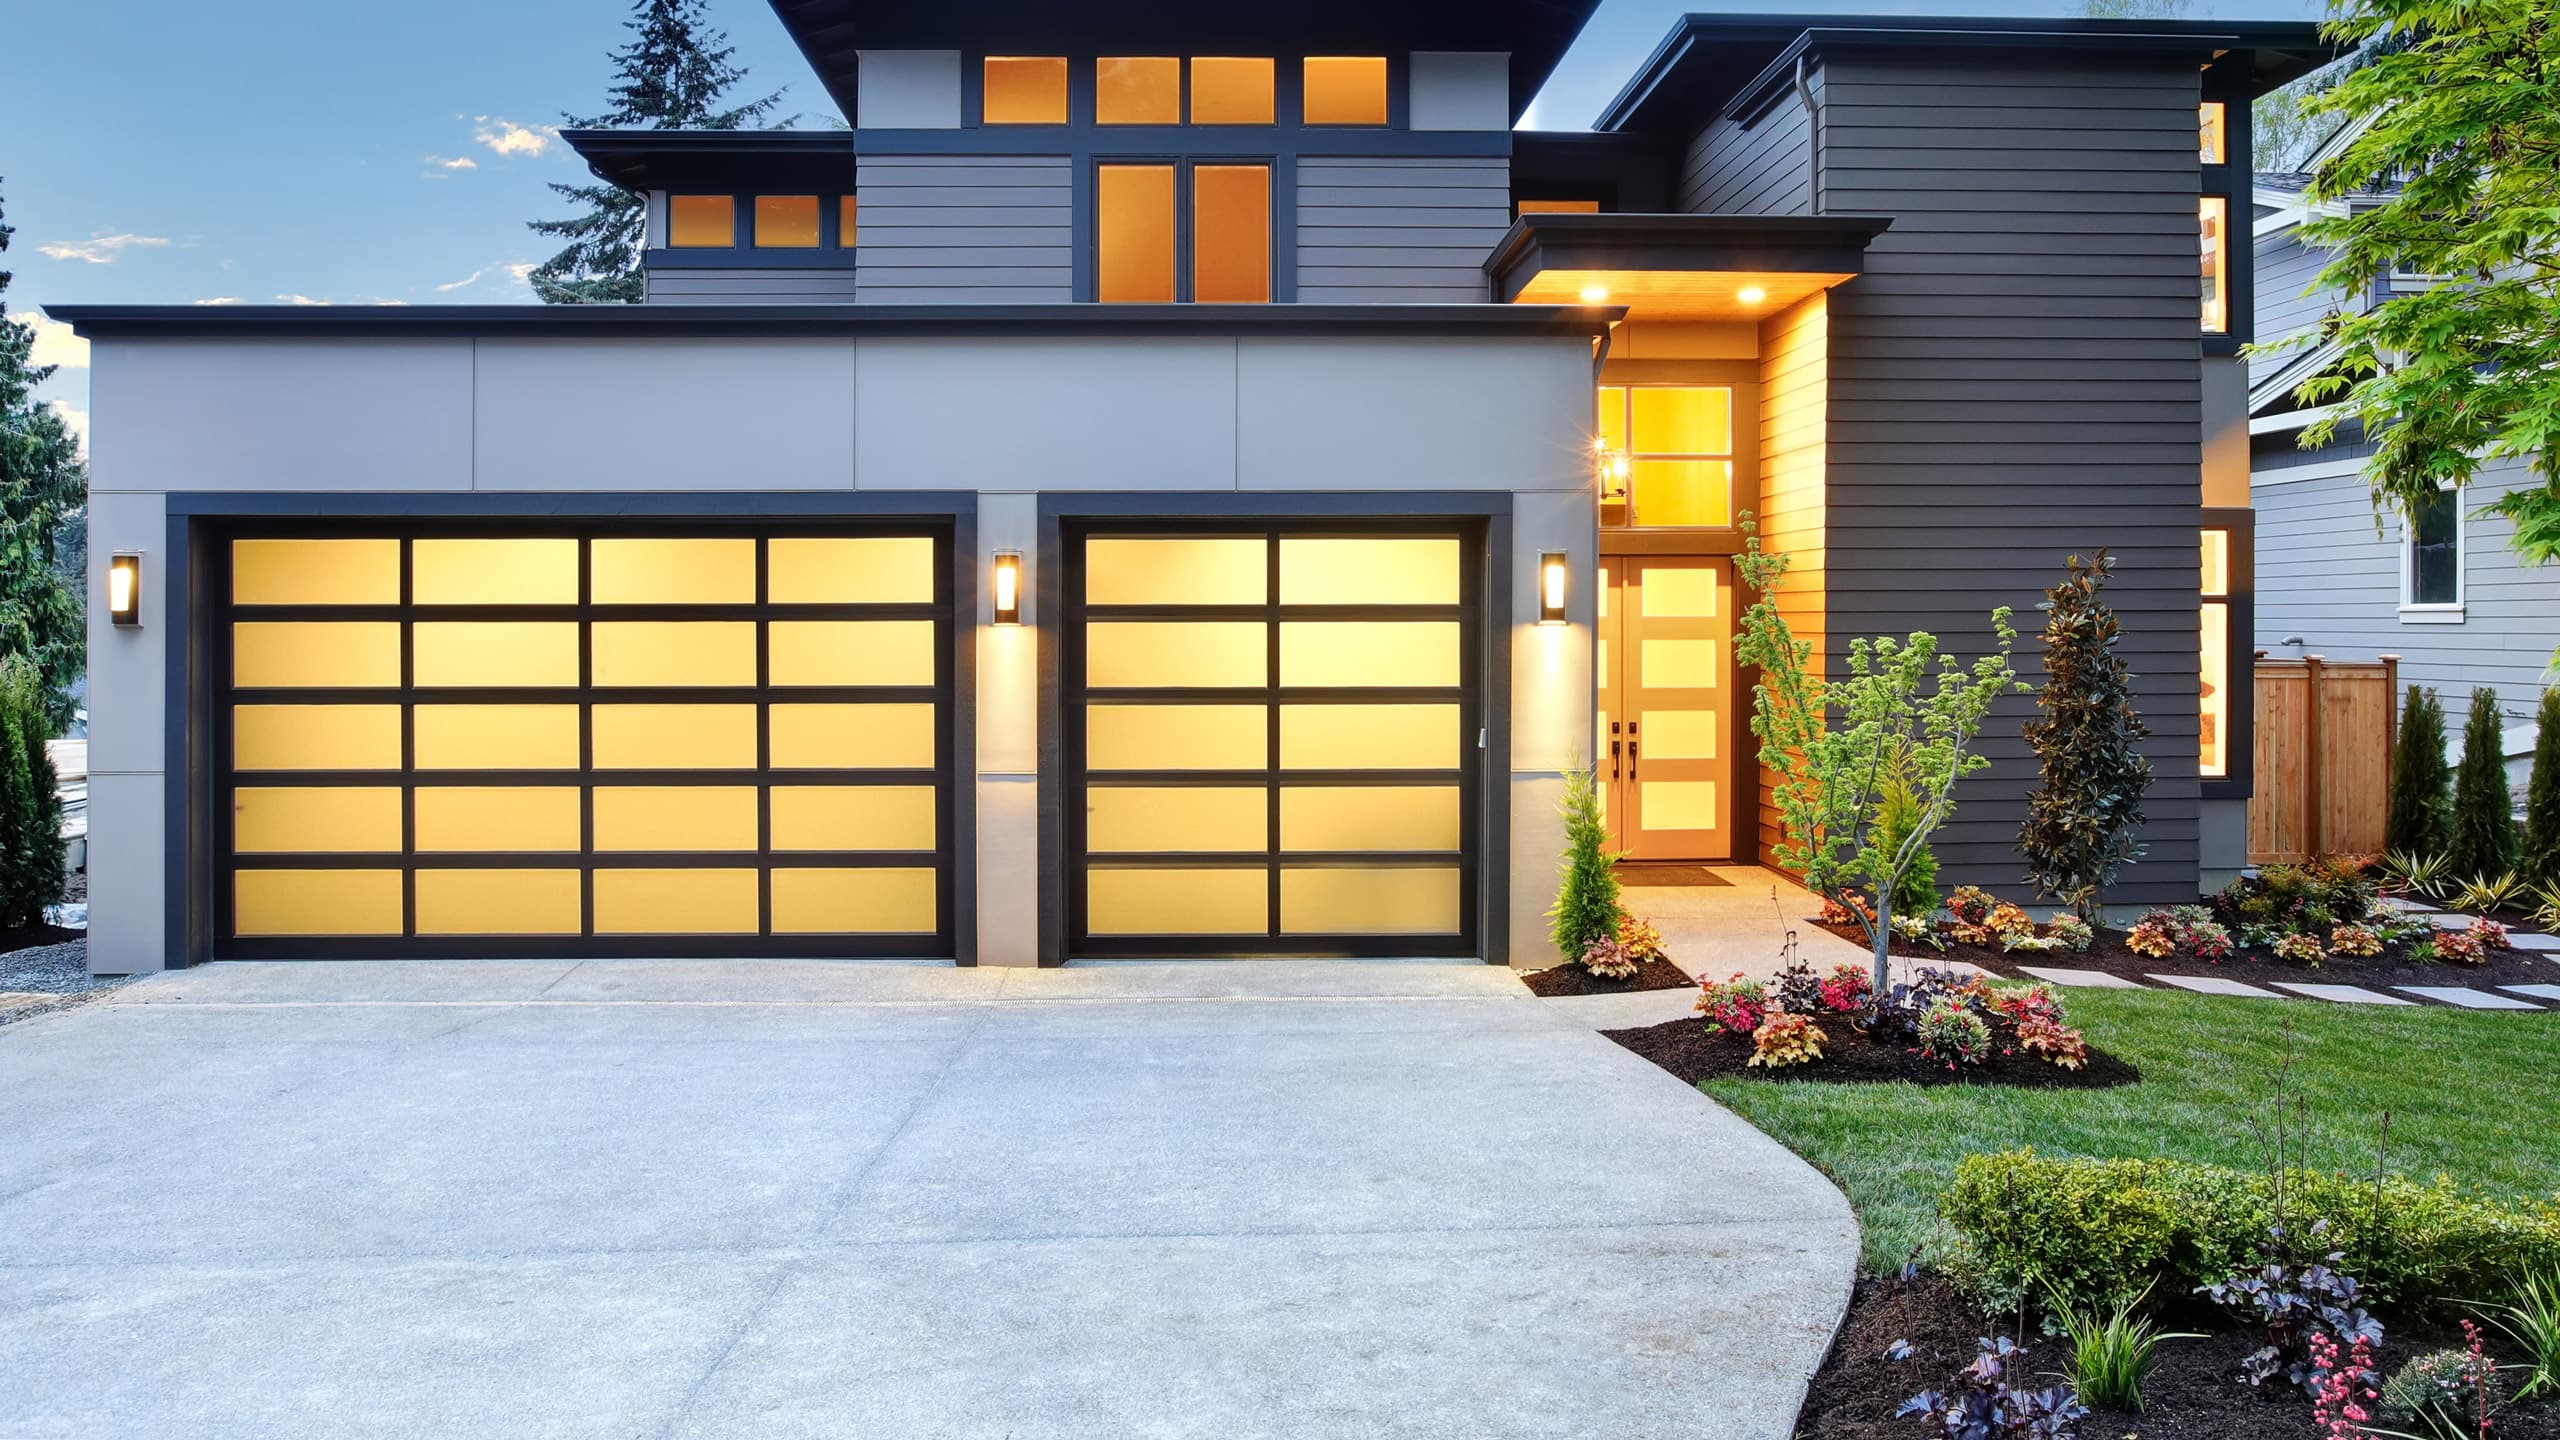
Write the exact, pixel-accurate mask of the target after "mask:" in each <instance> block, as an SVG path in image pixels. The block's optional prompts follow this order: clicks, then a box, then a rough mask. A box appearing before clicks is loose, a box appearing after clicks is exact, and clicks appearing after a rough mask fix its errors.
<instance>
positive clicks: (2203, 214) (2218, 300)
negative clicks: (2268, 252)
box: [2196, 195, 2231, 335]
mask: <svg viewBox="0 0 2560 1440" xmlns="http://www.w3.org/2000/svg"><path fill="white" fill-rule="evenodd" d="M2196 235H2197V243H2198V247H2199V248H2198V256H2199V259H2198V265H2199V271H2198V278H2199V281H2200V282H2201V289H2202V298H2203V302H2204V331H2205V333H2206V334H2208V335H2227V334H2229V333H2231V201H2230V199H2229V198H2228V197H2226V196H2221V195H2207V196H2205V197H2204V198H2203V199H2202V200H2200V201H2198V202H2197V203H2196Z"/></svg>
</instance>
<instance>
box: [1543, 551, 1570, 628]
mask: <svg viewBox="0 0 2560 1440" xmlns="http://www.w3.org/2000/svg"><path fill="white" fill-rule="evenodd" d="M1538 623H1539V624H1541V625H1561V624H1563V623H1564V552H1563V551H1561V550H1550V551H1548V552H1546V553H1545V554H1543V555H1540V556H1539V557H1538Z"/></svg>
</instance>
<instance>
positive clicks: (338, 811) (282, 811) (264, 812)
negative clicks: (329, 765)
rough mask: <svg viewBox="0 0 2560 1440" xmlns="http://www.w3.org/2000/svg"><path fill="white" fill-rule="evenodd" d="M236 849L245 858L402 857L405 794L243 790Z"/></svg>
mask: <svg viewBox="0 0 2560 1440" xmlns="http://www.w3.org/2000/svg"><path fill="white" fill-rule="evenodd" d="M231 805H232V843H233V845H234V847H235V848H237V849H238V850H240V851H241V852H242V853H244V854H255V853H259V852H266V853H277V854H294V853H300V854H311V855H323V854H332V853H344V852H350V851H354V852H364V851H382V850H389V851H397V850H398V849H399V848H400V792H399V790H398V789H396V788H370V787H368V788H364V789H355V788H348V787H342V786H335V785H313V786H291V787H268V786H253V785H243V786H241V787H240V788H239V789H238V790H235V791H233V792H232V796H231Z"/></svg>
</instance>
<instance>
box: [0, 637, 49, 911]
mask: <svg viewBox="0 0 2560 1440" xmlns="http://www.w3.org/2000/svg"><path fill="white" fill-rule="evenodd" d="M44 700H45V695H44V681H43V679H42V677H41V675H40V674H39V672H38V671H37V669H36V667H35V666H34V665H33V664H31V663H29V662H28V661H26V660H24V659H21V658H19V657H16V656H11V657H9V658H7V659H0V929H5V930H14V929H17V928H20V927H22V926H27V925H34V924H37V923H38V922H40V921H42V920H43V919H44V907H46V906H47V905H52V904H56V903H58V902H59V901H60V900H61V899H62V879H63V876H62V799H61V797H60V796H58V795H56V794H55V793H54V785H55V776H54V773H53V761H52V759H51V758H50V757H48V756H47V755H46V753H45V748H44V742H45V736H46V734H47V733H48V730H47V726H46V724H45V714H44Z"/></svg>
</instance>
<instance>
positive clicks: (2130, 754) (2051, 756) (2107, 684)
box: [1994, 550, 2151, 929]
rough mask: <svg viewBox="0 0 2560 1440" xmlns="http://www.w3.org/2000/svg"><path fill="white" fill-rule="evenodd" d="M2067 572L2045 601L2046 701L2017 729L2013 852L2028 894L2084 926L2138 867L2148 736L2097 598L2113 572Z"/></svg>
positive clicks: (2077, 563)
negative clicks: (2021, 859) (2030, 774)
mask: <svg viewBox="0 0 2560 1440" xmlns="http://www.w3.org/2000/svg"><path fill="white" fill-rule="evenodd" d="M2066 563H2067V564H2068V566H2069V568H2070V575H2069V578H2067V579H2065V580H2064V581H2063V582H2062V583H2061V584H2060V585H2057V586H2055V587H2054V588H2052V589H2050V590H2048V591H2046V592H2045V602H2044V607H2043V608H2044V612H2045V622H2044V674H2045V682H2044V691H2043V693H2042V694H2039V695H2038V696H2037V697H2036V708H2037V710H2038V712H2039V713H2038V714H2037V715H2036V717H2035V718H2034V719H2032V720H2029V721H2028V722H2027V723H2026V727H2025V735H2026V741H2027V748H2028V749H2030V750H2033V751H2034V752H2035V754H2036V761H2037V765H2038V767H2039V779H2038V781H2037V783H2036V787H2035V788H2034V789H2033V790H2030V791H2029V792H2027V818H2026V822H2025V823H2024V824H2023V825H2021V826H2020V827H2019V830H2018V849H2019V850H2020V852H2022V853H2023V854H2024V855H2025V856H2026V857H2027V879H2028V881H2029V882H2030V883H2031V884H2033V885H2034V886H2035V889H2036V894H2038V895H2039V896H2043V897H2045V898H2048V899H2053V900H2059V901H2061V902H2062V903H2063V904H2065V905H2068V906H2070V907H2071V909H2072V910H2073V911H2074V912H2075V913H2077V914H2079V915H2080V916H2082V917H2083V918H2087V917H2089V916H2093V915H2095V914H2096V913H2097V907H2098V892H2099V890H2101V889H2102V888H2104V887H2105V886H2106V885H2107V884H2108V883H2109V882H2111V881H2113V880H2114V879H2115V877H2116V873H2117V872H2118V871H2120V870H2122V869H2123V868H2124V867H2125V865H2126V864H2127V863H2128V862H2130V861H2132V860H2135V859H2138V858H2140V857H2141V854H2142V824H2143V816H2142V794H2143V792H2144V791H2145V790H2147V789H2149V788H2150V786H2151V762H2150V761H2149V760H2148V759H2146V758H2144V756H2143V754H2142V750H2141V747H2140V745H2139V743H2138V742H2139V741H2141V740H2142V739H2144V738H2145V737H2146V736H2148V735H2149V734H2150V733H2151V731H2150V729H2149V727H2147V726H2145V725H2144V724H2143V723H2142V717H2141V716H2140V715H2138V714H2136V713H2135V712H2134V708H2133V672H2132V671H2131V670H2130V669H2128V668H2127V667H2126V665H2125V663H2124V657H2123V656H2122V655H2121V654H2119V653H2117V650H2116V644H2117V641H2118V640H2119V639H2120V638H2121V637H2122V627H2121V626H2120V625H2119V624H2118V623H2117V620H2116V615H2115V611H2113V610H2112V609H2110V608H2108V606H2107V604H2106V602H2105V601H2104V600H2103V599H2102V598H2100V594H2099V592H2100V590H2101V589H2103V588H2104V587H2105V585H2106V583H2107V576H2108V575H2109V574H2110V573H2111V572H2112V571H2113V570H2114V568H2115V562H2114V561H2113V560H2112V559H2111V558H2110V557H2109V556H2108V554H2107V552H2106V551H2104V550H2100V551H2099V552H2098V553H2097V555H2096V556H2095V557H2093V558H2092V559H2090V560H2089V561H2087V562H2085V563H2084V562H2083V561H2082V560H2081V559H2080V557H2079V556H2077V555H2074V556H2072V557H2071V558H2070V559H2069V560H2068V561H2067V562H2066ZM1994 928H1995V929H1996V928H1998V927H1996V926H1995V927H1994Z"/></svg>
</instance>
